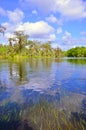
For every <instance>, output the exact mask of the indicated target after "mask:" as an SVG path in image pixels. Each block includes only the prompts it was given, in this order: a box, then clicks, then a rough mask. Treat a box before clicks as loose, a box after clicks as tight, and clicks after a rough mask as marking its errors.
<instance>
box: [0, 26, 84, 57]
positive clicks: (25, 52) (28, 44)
mask: <svg viewBox="0 0 86 130" xmlns="http://www.w3.org/2000/svg"><path fill="white" fill-rule="evenodd" d="M5 30H6V28H5V27H3V26H0V33H2V34H3V36H4V32H5ZM13 35H14V37H13V38H12V37H10V38H9V39H8V45H3V44H0V59H3V58H18V59H19V58H27V57H35V58H42V57H43V58H60V57H65V56H66V57H86V47H75V48H72V49H69V50H67V51H63V50H62V49H60V48H58V47H57V48H53V47H52V46H51V42H50V41H48V42H46V43H42V42H39V41H31V40H28V38H29V36H28V35H27V34H25V33H24V31H15V32H14V33H13Z"/></svg>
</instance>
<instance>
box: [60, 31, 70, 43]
mask: <svg viewBox="0 0 86 130" xmlns="http://www.w3.org/2000/svg"><path fill="white" fill-rule="evenodd" d="M71 39H72V36H71V33H70V32H68V31H65V34H64V36H63V37H62V42H63V44H65V45H71V44H72V41H71Z"/></svg>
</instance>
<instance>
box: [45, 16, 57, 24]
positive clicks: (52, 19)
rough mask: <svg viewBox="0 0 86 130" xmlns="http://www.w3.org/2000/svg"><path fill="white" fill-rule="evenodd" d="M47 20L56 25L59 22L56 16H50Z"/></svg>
mask: <svg viewBox="0 0 86 130" xmlns="http://www.w3.org/2000/svg"><path fill="white" fill-rule="evenodd" d="M46 20H47V21H48V22H52V23H56V22H57V18H56V17H55V16H54V15H50V16H49V17H46Z"/></svg>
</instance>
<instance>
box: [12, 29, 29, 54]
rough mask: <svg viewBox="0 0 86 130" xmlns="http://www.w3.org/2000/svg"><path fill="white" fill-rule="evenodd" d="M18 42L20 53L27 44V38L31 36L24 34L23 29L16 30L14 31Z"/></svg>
mask: <svg viewBox="0 0 86 130" xmlns="http://www.w3.org/2000/svg"><path fill="white" fill-rule="evenodd" d="M14 35H15V40H16V44H17V47H18V51H19V53H21V52H22V50H23V48H25V46H26V45H27V39H28V38H29V36H28V35H26V34H24V32H23V31H16V32H14Z"/></svg>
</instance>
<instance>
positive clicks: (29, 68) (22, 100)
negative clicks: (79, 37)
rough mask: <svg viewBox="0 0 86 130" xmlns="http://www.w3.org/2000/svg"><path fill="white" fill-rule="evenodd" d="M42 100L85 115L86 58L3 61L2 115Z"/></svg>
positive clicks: (0, 65)
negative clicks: (3, 109) (16, 106)
mask: <svg viewBox="0 0 86 130" xmlns="http://www.w3.org/2000/svg"><path fill="white" fill-rule="evenodd" d="M40 101H47V102H50V103H54V102H55V104H56V105H57V108H58V109H61V110H67V111H70V112H78V113H79V112H83V113H86V59H26V60H20V61H17V60H16V61H15V60H10V61H9V60H0V112H1V110H2V109H1V108H2V107H3V108H5V107H6V108H7V106H6V105H8V106H10V105H9V104H11V106H10V107H8V108H10V110H13V108H14V107H15V104H17V105H18V106H19V107H21V108H24V107H27V105H28V106H31V105H34V104H37V103H39V102H40ZM19 107H18V108H17V110H18V109H19ZM5 111H6V110H5ZM7 112H8V111H7Z"/></svg>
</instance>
